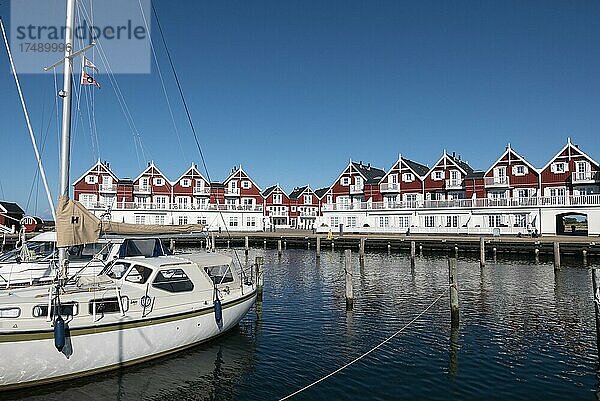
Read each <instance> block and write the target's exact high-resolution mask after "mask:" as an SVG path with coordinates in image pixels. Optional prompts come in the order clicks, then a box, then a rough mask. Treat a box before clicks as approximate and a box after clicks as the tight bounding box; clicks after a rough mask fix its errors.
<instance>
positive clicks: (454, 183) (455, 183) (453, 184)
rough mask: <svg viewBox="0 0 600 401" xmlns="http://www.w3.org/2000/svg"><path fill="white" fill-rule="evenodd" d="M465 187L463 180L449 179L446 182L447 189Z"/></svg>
mask: <svg viewBox="0 0 600 401" xmlns="http://www.w3.org/2000/svg"><path fill="white" fill-rule="evenodd" d="M462 186H463V180H461V179H452V178H450V179H448V180H446V189H461V188H462Z"/></svg>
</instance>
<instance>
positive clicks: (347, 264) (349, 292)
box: [344, 249, 354, 309]
mask: <svg viewBox="0 0 600 401" xmlns="http://www.w3.org/2000/svg"><path fill="white" fill-rule="evenodd" d="M344 256H345V260H344V271H345V275H346V309H352V306H353V305H354V291H353V288H352V251H351V250H350V249H346V251H345V252H344Z"/></svg>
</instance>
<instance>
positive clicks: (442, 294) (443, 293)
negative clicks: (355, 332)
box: [279, 285, 452, 401]
mask: <svg viewBox="0 0 600 401" xmlns="http://www.w3.org/2000/svg"><path fill="white" fill-rule="evenodd" d="M451 286H452V285H449V286H448V287H446V289H445V290H444V291H443V292H442V293H441V294H440V295H438V296H437V297H436V298H435V300H434V301H433V302H432V303H430V304H429V306H427V308H425V309H423V311H421V312H420V313H419V314H418V315H417V316H415V317H414V318H413V319H412V320H411V321H410V322H408V323H406V324H405V325H404V326H402V327H401V328H400V329H399V330H398V331H396V332H395V333H394V334H392V335H391V336H389V337H388V338H386V339H385V340H383V341H382V342H381V343H379V344H378V345H376V346H375V347H373V348H371V349H370V350H368V351H367V352H365V353H364V354H362V355H360V356H358V357H356V358H354V359H353V360H351V361H350V362H348V363H346V364H345V365H343V366H342V367H340V368H338V369H336V370H334V371H333V372H331V373H329V374H328V375H326V376H323V377H321V378H320V379H319V380H316V381H314V382H312V383H311V384H309V385H307V386H304V387H302V388H301V389H300V390H297V391H294V392H293V393H291V394H289V395H286V396H285V397H283V398H281V399H280V400H279V401H283V400H287V399H290V398H292V397H294V396H296V395H298V394H300V393H301V392H303V391H305V390H308V389H309V388H311V387H312V386H314V385H316V384H319V383H321V382H322V381H324V380H326V379H328V378H330V377H331V376H333V375H335V374H337V373H339V372H341V371H342V370H344V369H346V368H347V367H349V366H350V365H353V364H354V363H356V362H358V361H360V360H361V359H363V358H364V357H366V356H367V355H369V354H371V353H372V352H373V351H375V350H377V349H379V348H381V347H382V346H383V345H384V344H386V343H388V342H389V341H390V340H391V339H392V338H394V337H396V336H397V335H398V334H400V333H402V332H403V331H404V330H405V329H406V328H408V327H409V326H410V325H411V324H413V323H414V322H416V321H417V320H418V319H419V318H420V317H421V316H423V315H424V314H425V313H426V312H427V311H428V310H429V309H431V308H432V307H433V305H435V304H436V303H437V302H438V301H439V300H440V299H442V297H443V296H444V295H445V294H446V292H448V289H449V288H450V287H451Z"/></svg>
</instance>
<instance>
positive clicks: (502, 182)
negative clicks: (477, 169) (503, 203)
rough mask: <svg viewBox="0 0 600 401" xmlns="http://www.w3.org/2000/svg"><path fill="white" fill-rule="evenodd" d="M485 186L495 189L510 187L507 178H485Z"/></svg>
mask: <svg viewBox="0 0 600 401" xmlns="http://www.w3.org/2000/svg"><path fill="white" fill-rule="evenodd" d="M485 186H486V187H496V188H506V187H509V186H510V180H509V178H508V176H502V177H486V178H485Z"/></svg>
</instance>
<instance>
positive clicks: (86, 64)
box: [83, 56, 98, 72]
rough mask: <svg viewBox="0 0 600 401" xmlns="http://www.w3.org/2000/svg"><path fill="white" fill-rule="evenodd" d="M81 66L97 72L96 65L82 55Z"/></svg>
mask: <svg viewBox="0 0 600 401" xmlns="http://www.w3.org/2000/svg"><path fill="white" fill-rule="evenodd" d="M83 67H84V68H91V69H92V70H94V71H96V72H98V67H96V64H94V63H92V61H91V60H90V59H88V58H87V57H85V56H83Z"/></svg>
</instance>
